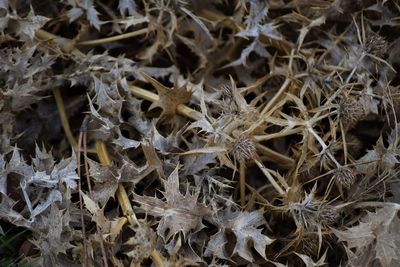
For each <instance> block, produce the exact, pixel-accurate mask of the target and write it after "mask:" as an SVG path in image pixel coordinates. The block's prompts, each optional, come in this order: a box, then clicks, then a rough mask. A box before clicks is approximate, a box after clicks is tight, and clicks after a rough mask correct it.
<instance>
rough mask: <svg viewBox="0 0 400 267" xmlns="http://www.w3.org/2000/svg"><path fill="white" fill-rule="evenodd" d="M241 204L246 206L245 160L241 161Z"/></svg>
mask: <svg viewBox="0 0 400 267" xmlns="http://www.w3.org/2000/svg"><path fill="white" fill-rule="evenodd" d="M239 176H240V177H239V184H240V204H241V205H242V207H244V206H246V166H245V163H244V162H240V163H239Z"/></svg>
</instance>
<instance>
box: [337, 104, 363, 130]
mask: <svg viewBox="0 0 400 267" xmlns="http://www.w3.org/2000/svg"><path fill="white" fill-rule="evenodd" d="M338 114H339V119H340V120H341V121H342V123H343V125H344V126H345V127H352V126H354V125H355V124H356V123H357V122H359V121H360V120H361V119H362V118H363V117H364V116H365V111H364V106H363V104H362V103H361V101H359V100H356V99H354V98H351V97H343V98H342V99H341V100H340V102H339V105H338Z"/></svg>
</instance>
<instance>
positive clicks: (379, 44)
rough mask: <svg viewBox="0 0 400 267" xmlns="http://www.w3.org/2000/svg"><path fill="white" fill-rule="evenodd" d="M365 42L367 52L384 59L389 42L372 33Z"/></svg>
mask: <svg viewBox="0 0 400 267" xmlns="http://www.w3.org/2000/svg"><path fill="white" fill-rule="evenodd" d="M366 39H367V40H366V41H365V47H364V49H365V51H366V52H367V53H370V54H372V55H374V56H377V57H382V56H383V55H384V54H385V53H386V52H387V50H388V42H387V41H386V40H385V38H383V37H382V36H380V35H379V34H377V33H375V32H373V31H371V32H369V33H368V36H367V38H366Z"/></svg>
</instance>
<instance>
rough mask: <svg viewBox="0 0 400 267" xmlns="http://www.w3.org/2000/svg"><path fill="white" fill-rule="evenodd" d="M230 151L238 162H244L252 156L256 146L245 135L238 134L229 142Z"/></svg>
mask: <svg viewBox="0 0 400 267" xmlns="http://www.w3.org/2000/svg"><path fill="white" fill-rule="evenodd" d="M230 151H231V153H232V154H233V156H234V157H235V159H236V160H237V161H239V162H244V161H246V160H249V159H251V158H252V157H253V156H254V153H255V151H256V147H255V145H254V142H253V140H251V139H250V138H249V137H247V136H245V135H240V136H239V137H238V138H237V139H236V140H235V141H234V142H232V143H231V144H230Z"/></svg>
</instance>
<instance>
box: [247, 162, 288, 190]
mask: <svg viewBox="0 0 400 267" xmlns="http://www.w3.org/2000/svg"><path fill="white" fill-rule="evenodd" d="M254 162H255V163H256V164H257V166H258V167H259V168H260V170H261V171H262V172H263V174H264V175H265V177H267V179H268V181H269V182H270V183H271V184H272V186H273V187H274V188H275V190H276V191H278V193H279V194H280V195H281V196H284V195H286V193H285V191H284V190H283V189H282V188H281V187H280V185H279V184H278V183H277V182H276V181H275V179H274V177H272V175H271V174H270V173H269V171H268V170H267V168H265V166H264V164H262V163H261V162H260V161H258V160H256V159H254Z"/></svg>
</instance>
